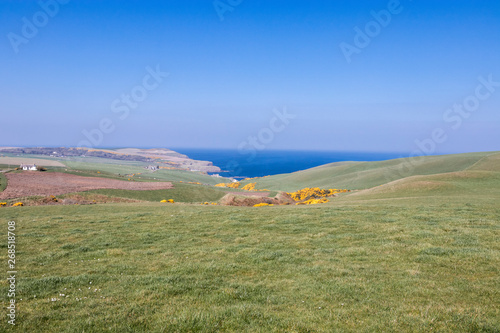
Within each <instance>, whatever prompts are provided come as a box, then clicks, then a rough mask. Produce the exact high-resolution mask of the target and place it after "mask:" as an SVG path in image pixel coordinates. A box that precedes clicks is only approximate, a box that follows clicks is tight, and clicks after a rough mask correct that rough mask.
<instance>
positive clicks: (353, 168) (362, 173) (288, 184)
mask: <svg viewBox="0 0 500 333" xmlns="http://www.w3.org/2000/svg"><path fill="white" fill-rule="evenodd" d="M461 171H469V172H479V171H483V172H493V173H496V172H500V152H481V153H468V154H454V155H440V156H422V157H413V158H404V159H395V160H388V161H379V162H337V163H331V164H326V165H322V166H319V167H316V168H312V169H307V170H303V171H298V172H294V173H290V174H281V175H275V176H269V177H263V178H259V179H256V180H251V181H246V182H245V183H248V182H257V185H256V187H257V188H260V189H264V188H265V189H270V190H284V191H296V190H298V189H301V188H304V187H321V188H347V189H350V190H362V189H369V188H373V187H376V186H380V185H384V184H388V185H387V186H389V184H390V183H392V182H394V181H398V180H403V179H405V181H404V182H403V183H405V182H410V183H411V182H412V181H413V180H416V179H425V177H424V178H412V177H416V176H431V175H438V174H446V173H453V172H461ZM470 175H473V174H470ZM397 184H400V183H397ZM401 184H402V183H401ZM390 186H393V185H390ZM391 188H392V187H391Z"/></svg>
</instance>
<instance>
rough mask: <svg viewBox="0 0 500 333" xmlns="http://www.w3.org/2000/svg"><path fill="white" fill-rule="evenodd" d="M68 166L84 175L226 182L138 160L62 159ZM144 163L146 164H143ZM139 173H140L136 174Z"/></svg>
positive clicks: (221, 179)
mask: <svg viewBox="0 0 500 333" xmlns="http://www.w3.org/2000/svg"><path fill="white" fill-rule="evenodd" d="M64 163H65V164H66V165H68V167H69V168H70V169H69V170H68V171H65V172H68V173H75V174H79V175H86V176H96V172H97V171H99V172H101V175H100V176H101V177H107V178H120V177H119V176H118V175H119V174H120V175H122V176H123V175H127V174H134V173H135V174H136V176H134V177H133V178H134V179H135V180H137V181H174V182H178V181H184V182H199V183H203V184H210V185H215V184H218V183H221V182H228V180H227V179H225V178H215V177H211V176H209V175H206V174H202V173H200V172H192V171H184V170H167V169H161V170H158V171H155V172H151V171H148V170H145V169H144V168H143V165H136V163H140V162H130V163H129V164H117V163H112V164H111V163H109V164H108V163H86V162H79V161H64ZM144 165H146V164H144ZM138 173H140V174H141V175H137V174H138Z"/></svg>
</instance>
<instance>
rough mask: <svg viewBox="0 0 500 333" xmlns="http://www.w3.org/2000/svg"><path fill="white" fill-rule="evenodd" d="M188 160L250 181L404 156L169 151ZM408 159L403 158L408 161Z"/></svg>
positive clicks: (264, 151) (325, 152) (273, 151)
mask: <svg viewBox="0 0 500 333" xmlns="http://www.w3.org/2000/svg"><path fill="white" fill-rule="evenodd" d="M171 149H172V150H174V151H176V152H179V153H181V154H184V155H187V156H189V158H191V159H195V160H203V161H211V162H213V164H214V165H216V166H218V167H219V168H221V169H222V170H223V172H220V173H219V174H220V175H221V176H223V177H233V178H236V179H239V178H253V177H263V176H268V175H277V174H281V173H290V172H295V171H300V170H305V169H309V168H313V167H317V166H320V165H323V164H328V163H333V162H342V161H383V160H389V159H394V158H401V157H405V155H404V153H374V152H338V151H297V150H262V151H258V152H256V153H255V154H250V151H245V152H244V154H243V153H241V152H240V151H238V150H229V149H194V148H171ZM407 156H408V155H406V157H407Z"/></svg>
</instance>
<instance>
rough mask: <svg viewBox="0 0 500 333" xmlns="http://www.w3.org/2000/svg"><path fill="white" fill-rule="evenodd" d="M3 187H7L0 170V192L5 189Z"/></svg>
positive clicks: (5, 179)
mask: <svg viewBox="0 0 500 333" xmlns="http://www.w3.org/2000/svg"><path fill="white" fill-rule="evenodd" d="M5 188H7V178H6V177H5V175H4V174H3V173H2V172H0V192H2V191H3V190H5Z"/></svg>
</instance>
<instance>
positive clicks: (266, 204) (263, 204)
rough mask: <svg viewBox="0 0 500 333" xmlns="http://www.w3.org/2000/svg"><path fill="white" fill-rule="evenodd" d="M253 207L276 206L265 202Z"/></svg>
mask: <svg viewBox="0 0 500 333" xmlns="http://www.w3.org/2000/svg"><path fill="white" fill-rule="evenodd" d="M253 206H254V207H264V206H274V205H273V204H268V203H265V202H261V203H258V204H255V205H253Z"/></svg>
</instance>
